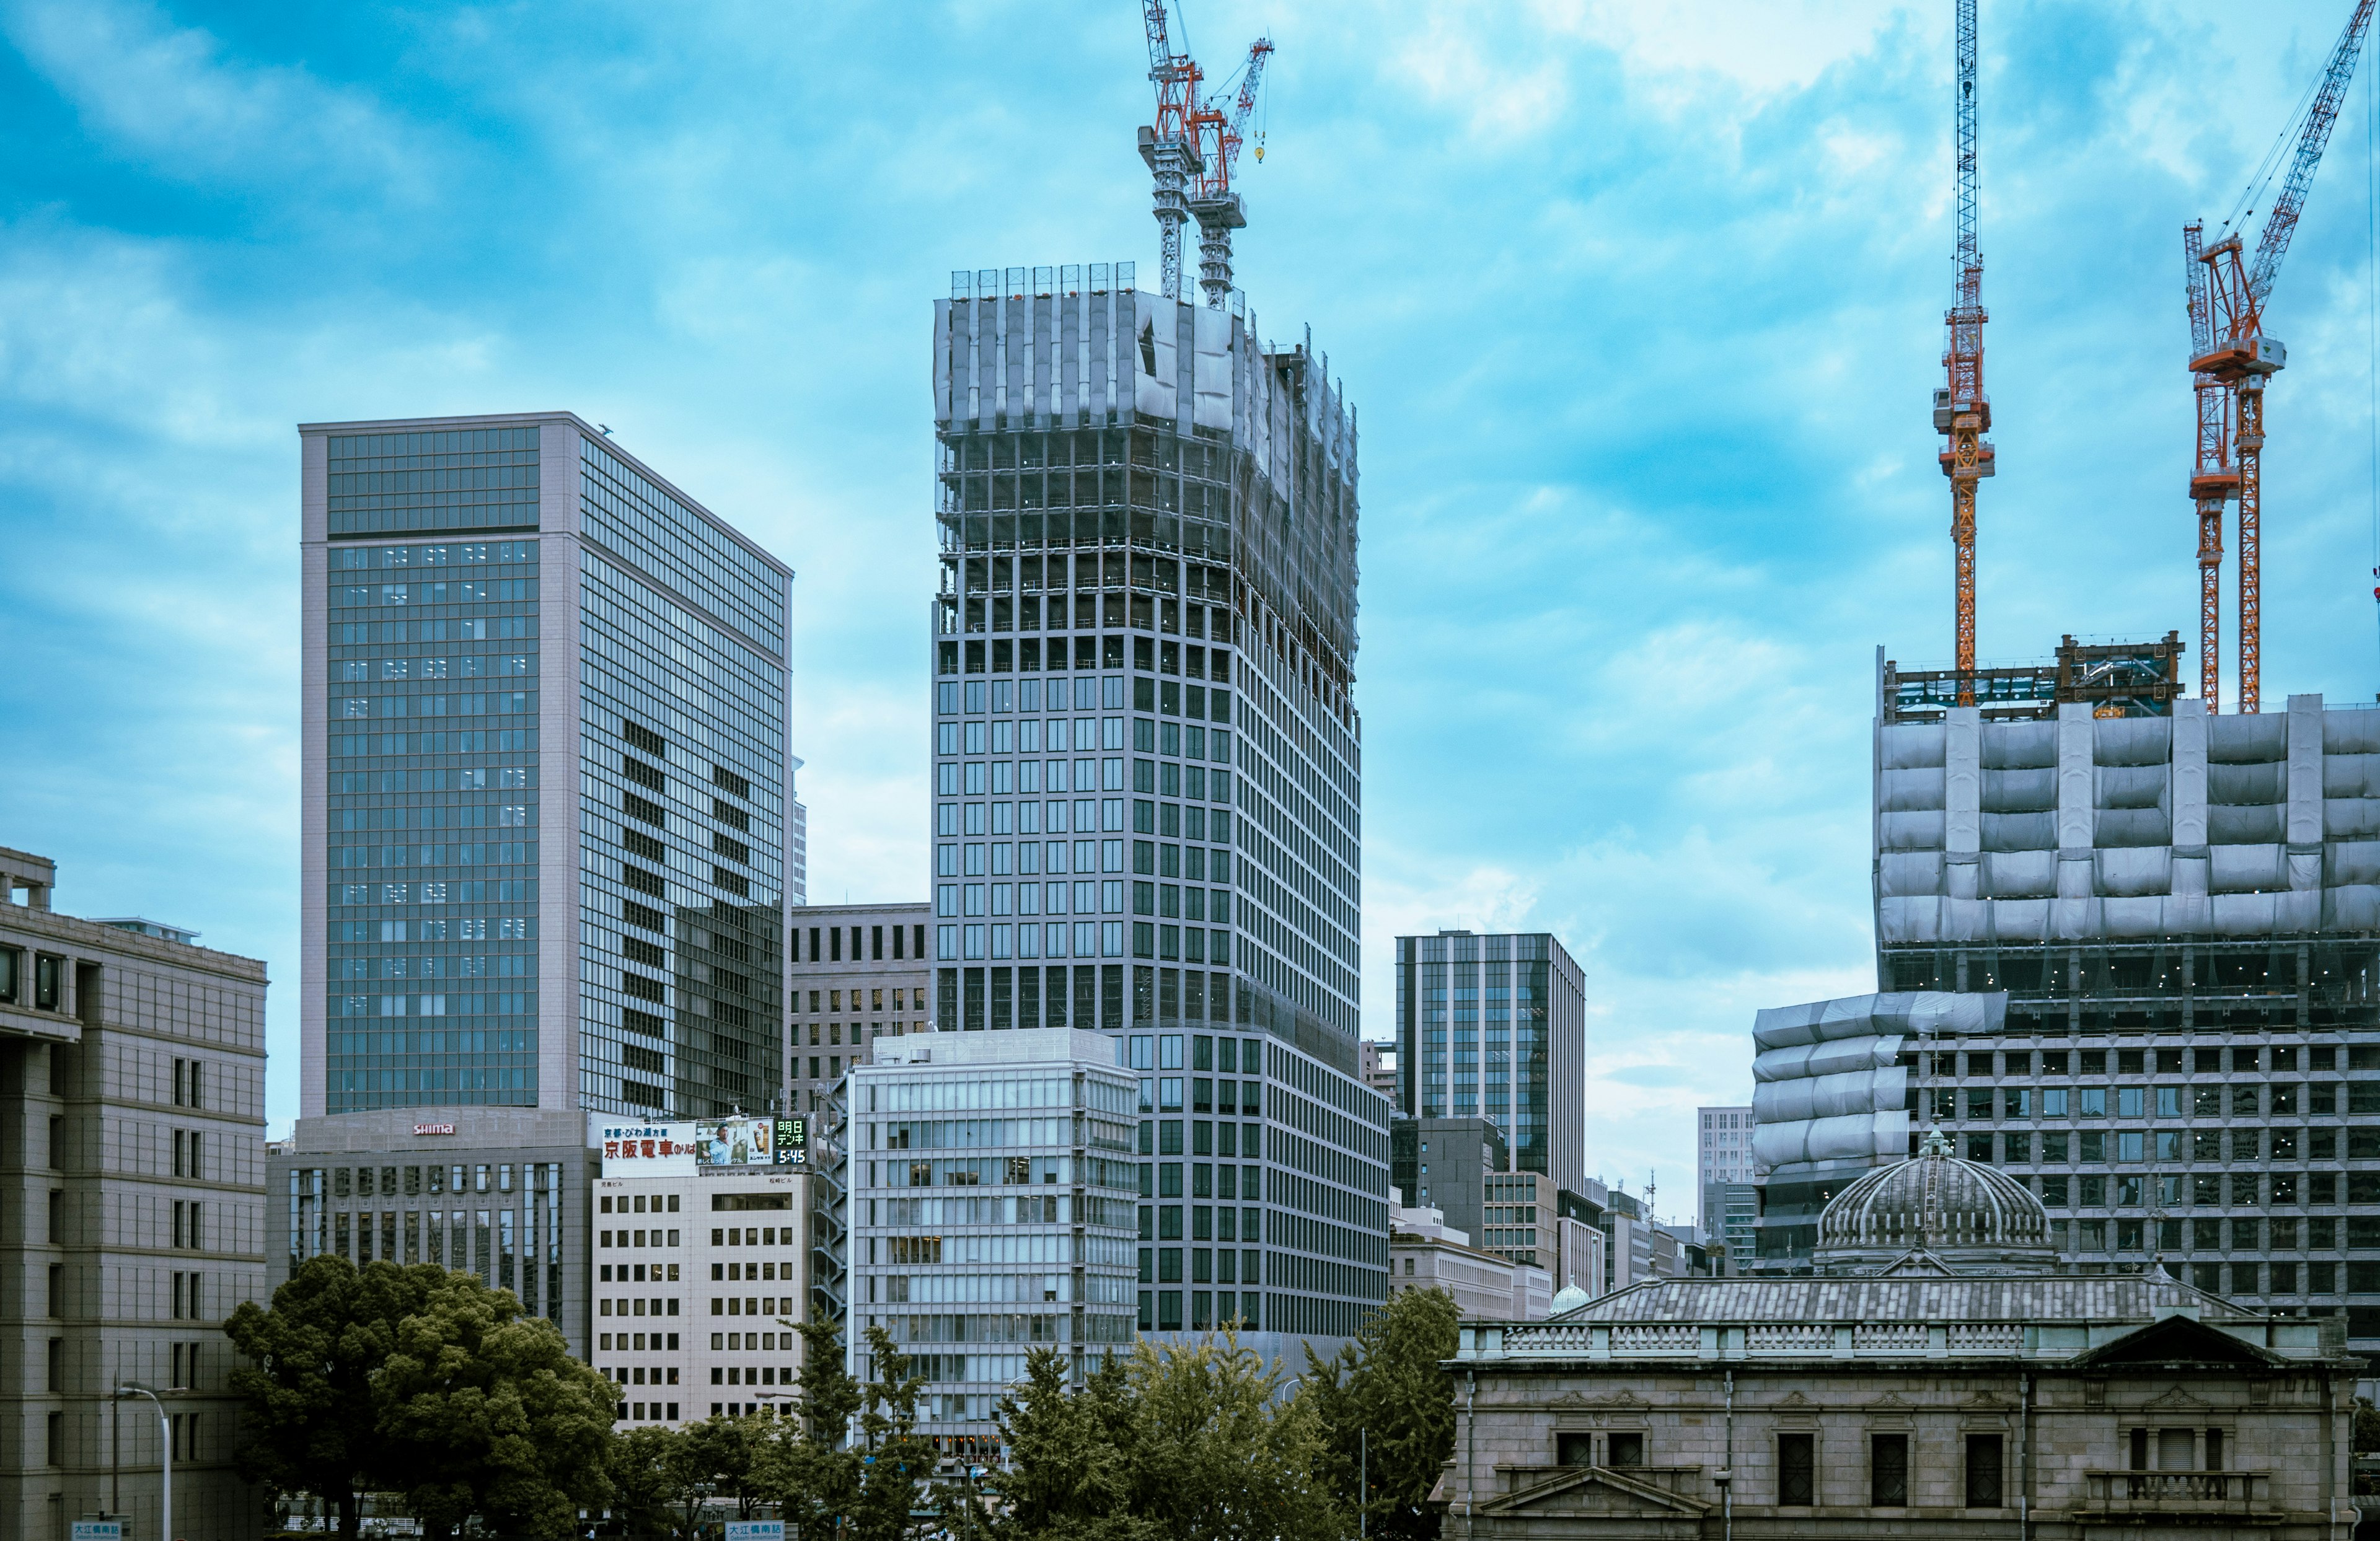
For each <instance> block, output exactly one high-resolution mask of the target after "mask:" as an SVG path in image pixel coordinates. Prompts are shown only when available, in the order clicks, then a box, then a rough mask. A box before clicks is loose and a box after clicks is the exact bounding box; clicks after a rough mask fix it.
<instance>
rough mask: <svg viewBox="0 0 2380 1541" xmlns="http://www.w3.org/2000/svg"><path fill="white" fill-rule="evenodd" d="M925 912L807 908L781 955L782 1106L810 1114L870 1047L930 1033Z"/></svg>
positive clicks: (914, 908) (899, 907)
mask: <svg viewBox="0 0 2380 1541" xmlns="http://www.w3.org/2000/svg"><path fill="white" fill-rule="evenodd" d="M929 924H930V917H929V913H928V906H926V905H924V904H811V905H808V906H807V907H806V908H804V909H803V911H802V913H801V914H800V915H798V916H795V917H794V926H793V929H792V932H791V933H790V938H789V942H788V945H787V947H786V949H785V958H786V978H787V981H788V983H789V984H790V986H791V994H790V995H789V996H788V997H787V1006H788V1008H789V1009H788V1013H787V1020H788V1023H789V1030H790V1036H791V1037H792V1039H793V1050H792V1054H791V1057H790V1058H789V1059H788V1060H787V1062H786V1070H787V1074H786V1081H787V1095H788V1098H789V1100H788V1101H787V1102H786V1104H785V1106H786V1107H787V1108H789V1109H791V1110H794V1111H795V1112H799V1113H805V1114H807V1113H816V1112H819V1111H820V1105H821V1100H822V1099H823V1100H824V1101H826V1102H830V1103H831V1102H832V1100H833V1098H834V1095H835V1086H836V1085H837V1084H838V1083H839V1082H841V1081H842V1079H843V1077H844V1071H845V1070H846V1069H847V1068H848V1067H850V1066H852V1065H856V1064H863V1063H865V1062H867V1058H868V1044H869V1043H870V1042H872V1041H873V1040H875V1039H877V1038H880V1037H888V1036H889V1037H901V1036H902V1035H903V1034H905V1033H922V1032H926V1031H929V1028H930V1024H931V1018H930V1017H929V1015H928V1012H927V1004H926V991H927V989H928V988H929V985H930V983H931V981H932V978H933V967H932V965H930V964H929V963H928V962H927V960H926V956H925V953H924V948H925V945H926V928H927V927H928V925H929Z"/></svg>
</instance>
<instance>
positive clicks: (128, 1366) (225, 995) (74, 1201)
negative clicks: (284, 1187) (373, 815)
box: [0, 847, 268, 1538]
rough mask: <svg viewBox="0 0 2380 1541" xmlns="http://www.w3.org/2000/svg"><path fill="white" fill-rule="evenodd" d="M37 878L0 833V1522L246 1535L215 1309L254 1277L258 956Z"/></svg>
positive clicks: (232, 1302)
mask: <svg viewBox="0 0 2380 1541" xmlns="http://www.w3.org/2000/svg"><path fill="white" fill-rule="evenodd" d="M56 884H57V869H56V867H55V864H54V863H52V862H51V861H50V860H49V859H48V858H46V857H42V856H37V855H31V854H30V853H28V852H23V851H17V850H11V849H7V848H5V847H0V1150H5V1152H6V1154H5V1155H0V1213H5V1215H6V1232H5V1235H6V1240H5V1241H0V1276H5V1280H6V1282H5V1287H0V1332H5V1345H6V1348H5V1352H0V1386H5V1387H6V1404H7V1412H6V1414H5V1415H0V1515H5V1516H8V1517H9V1518H6V1520H5V1521H0V1531H5V1532H6V1533H7V1534H10V1535H27V1536H32V1535H66V1534H67V1527H68V1525H69V1524H70V1523H73V1522H75V1521H78V1520H83V1519H89V1518H92V1517H95V1516H100V1515H118V1516H121V1517H123V1518H126V1519H128V1521H129V1523H130V1525H131V1533H132V1534H135V1535H193V1536H197V1535H205V1536H211V1537H212V1536H224V1537H234V1538H236V1537H241V1536H252V1535H256V1534H258V1531H259V1527H260V1525H261V1515H262V1509H261V1501H262V1500H261V1494H260V1493H259V1492H258V1491H257V1490H256V1489H255V1488H254V1487H251V1486H249V1485H248V1484H246V1483H244V1482H242V1481H240V1480H239V1478H238V1476H237V1474H236V1473H235V1471H234V1469H233V1457H234V1455H235V1453H236V1452H237V1450H238V1448H239V1444H240V1432H239V1403H238V1401H237V1399H236V1398H235V1397H233V1395H232V1394H231V1390H230V1387H229V1384H228V1378H227V1377H228V1376H229V1374H230V1371H231V1369H232V1351H231V1346H230V1345H229V1344H228V1343H227V1342H225V1340H224V1335H223V1324H224V1318H225V1317H228V1316H229V1315H230V1314H231V1313H232V1311H233V1310H234V1309H235V1308H237V1306H238V1305H239V1304H240V1303H241V1302H243V1301H250V1300H259V1301H261V1299H262V1298H263V1297H264V1296H265V1295H266V1293H267V1292H268V1288H267V1284H266V1280H265V1265H264V1250H265V1247H264V1236H265V1227H266V1221H265V1213H264V1209H265V1204H264V1172H263V1149H264V1144H263V1140H264V997H265V971H264V965H263V964H262V963H261V962H258V961H257V960H255V959H253V958H242V957H236V956H234V955H232V954H230V953H217V952H213V951H212V950H210V949H207V948H204V947H200V946H198V945H196V942H195V938H196V935H197V933H195V932H191V931H187V930H183V929H180V928H176V927H170V926H160V925H157V924H155V923H153V922H150V921H145V920H118V921H100V920H86V919H80V918H77V917H75V916H67V915H64V914H61V913H59V912H58V911H57V910H55V908H53V907H52V905H53V900H54V896H55V888H56ZM130 1386H138V1387H141V1388H145V1389H148V1390H149V1391H151V1392H152V1393H154V1395H155V1396H156V1398H157V1399H158V1401H161V1402H163V1404H164V1423H163V1425H162V1426H161V1424H160V1421H159V1416H158V1412H157V1409H156V1407H155V1406H154V1405H152V1402H151V1401H149V1400H148V1399H147V1398H145V1397H127V1396H120V1395H118V1394H117V1390H116V1389H117V1388H119V1387H130ZM169 1447H170V1453H171V1455H172V1458H173V1464H174V1513H173V1515H172V1516H171V1524H170V1526H169V1525H168V1524H167V1523H165V1519H166V1517H165V1516H164V1514H163V1512H162V1503H163V1494H162V1491H161V1488H162V1486H163V1481H162V1470H163V1466H164V1458H165V1456H166V1455H167V1453H168V1450H169Z"/></svg>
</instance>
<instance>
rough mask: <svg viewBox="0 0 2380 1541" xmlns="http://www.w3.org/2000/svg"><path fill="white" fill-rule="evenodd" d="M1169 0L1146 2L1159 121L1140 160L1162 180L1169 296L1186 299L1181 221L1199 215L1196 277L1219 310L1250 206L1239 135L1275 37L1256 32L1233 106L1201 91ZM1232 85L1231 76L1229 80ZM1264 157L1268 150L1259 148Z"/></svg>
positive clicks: (1162, 257) (1163, 266) (1160, 220)
mask: <svg viewBox="0 0 2380 1541" xmlns="http://www.w3.org/2000/svg"><path fill="white" fill-rule="evenodd" d="M1166 5H1167V0H1141V7H1140V9H1141V22H1142V26H1143V29H1144V30H1146V31H1147V34H1148V78H1149V79H1150V81H1151V82H1152V83H1154V84H1155V85H1156V87H1157V121H1156V123H1155V124H1153V125H1152V126H1150V127H1147V128H1143V129H1142V130H1141V131H1140V158H1141V159H1142V160H1143V161H1146V162H1147V164H1148V169H1149V173H1150V175H1151V176H1153V177H1154V178H1155V179H1156V188H1155V212H1156V214H1157V227H1158V239H1159V252H1158V256H1159V262H1158V267H1159V271H1160V274H1161V275H1162V279H1163V285H1164V289H1163V292H1164V294H1165V297H1166V298H1168V299H1179V298H1181V297H1182V226H1183V224H1184V222H1185V221H1187V220H1189V219H1191V218H1193V217H1194V216H1195V217H1196V219H1197V221H1198V233H1199V263H1198V269H1199V271H1198V283H1199V286H1200V287H1201V288H1203V289H1204V290H1205V291H1206V295H1207V303H1208V305H1210V306H1213V307H1216V308H1217V309H1220V308H1221V307H1222V305H1223V304H1224V302H1225V301H1226V300H1227V299H1228V298H1229V297H1230V296H1231V292H1232V232H1233V230H1235V229H1238V228H1240V227H1241V226H1243V225H1245V224H1247V222H1248V221H1247V212H1246V209H1245V205H1244V204H1243V203H1242V202H1241V200H1240V195H1239V194H1238V193H1237V192H1236V191H1235V190H1233V187H1232V175H1233V172H1234V171H1235V170H1237V169H1238V166H1239V159H1240V142H1241V138H1242V135H1243V133H1244V131H1245V128H1246V127H1247V121H1248V114H1249V112H1250V111H1251V110H1252V109H1253V108H1254V107H1255V106H1256V101H1257V87H1258V86H1259V85H1260V84H1261V83H1262V81H1263V79H1264V67H1265V61H1266V60H1267V59H1268V58H1269V57H1271V55H1272V43H1271V42H1269V41H1268V40H1266V39H1264V38H1258V39H1257V41H1256V42H1255V43H1254V44H1252V45H1251V46H1250V47H1249V49H1248V60H1247V64H1246V65H1245V67H1244V68H1243V69H1242V71H1241V72H1240V75H1239V80H1240V89H1239V94H1238V97H1237V100H1236V101H1234V102H1233V103H1232V105H1231V106H1230V107H1229V108H1228V109H1227V108H1226V107H1225V105H1224V102H1225V97H1224V95H1223V94H1222V92H1220V91H1219V92H1217V93H1216V95H1215V96H1214V98H1213V99H1212V100H1208V99H1205V98H1202V97H1201V96H1200V95H1199V94H1198V82H1199V81H1200V80H1201V79H1205V75H1204V72H1203V71H1201V70H1200V69H1199V67H1198V62H1197V61H1196V59H1194V58H1192V57H1191V56H1190V55H1187V54H1176V53H1174V52H1173V44H1172V38H1171V36H1170V34H1169V32H1168V30H1167V26H1166V15H1165V7H1166ZM1226 84H1227V85H1228V82H1227V83H1226ZM1263 158H1264V152H1263V151H1262V150H1259V151H1257V159H1258V160H1262V159H1263Z"/></svg>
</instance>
